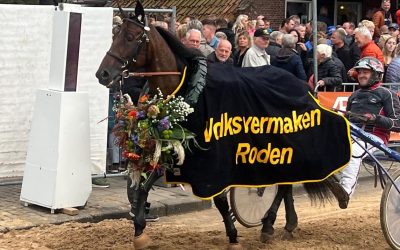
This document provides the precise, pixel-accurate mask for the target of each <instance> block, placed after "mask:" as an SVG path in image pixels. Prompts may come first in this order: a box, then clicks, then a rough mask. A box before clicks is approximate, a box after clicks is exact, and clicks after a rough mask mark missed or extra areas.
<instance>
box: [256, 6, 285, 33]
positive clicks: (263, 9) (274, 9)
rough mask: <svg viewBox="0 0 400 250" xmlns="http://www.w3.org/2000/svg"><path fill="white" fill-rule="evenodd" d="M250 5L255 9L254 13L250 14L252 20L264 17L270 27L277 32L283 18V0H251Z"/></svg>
mask: <svg viewBox="0 0 400 250" xmlns="http://www.w3.org/2000/svg"><path fill="white" fill-rule="evenodd" d="M252 5H253V6H254V9H255V13H253V14H250V16H251V18H252V19H253V18H255V17H257V15H264V16H265V17H266V18H267V19H268V20H269V21H270V22H271V27H272V28H273V29H274V30H278V28H279V25H280V24H281V22H282V21H283V19H284V18H285V0H261V1H260V0H253V1H252ZM253 15H255V16H253Z"/></svg>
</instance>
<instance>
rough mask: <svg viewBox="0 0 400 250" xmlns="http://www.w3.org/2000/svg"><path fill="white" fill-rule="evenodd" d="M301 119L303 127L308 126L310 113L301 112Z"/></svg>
mask: <svg viewBox="0 0 400 250" xmlns="http://www.w3.org/2000/svg"><path fill="white" fill-rule="evenodd" d="M301 121H302V123H303V128H304V129H306V128H309V127H310V115H309V114H308V113H307V112H306V113H304V114H303V119H302V120H301Z"/></svg>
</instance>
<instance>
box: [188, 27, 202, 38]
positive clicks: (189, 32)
mask: <svg viewBox="0 0 400 250" xmlns="http://www.w3.org/2000/svg"><path fill="white" fill-rule="evenodd" d="M193 32H194V33H198V34H199V36H200V39H201V32H200V30H198V29H190V30H188V31H187V32H186V39H188V38H189V36H190V34H191V33H193Z"/></svg>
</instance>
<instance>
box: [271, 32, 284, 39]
mask: <svg viewBox="0 0 400 250" xmlns="http://www.w3.org/2000/svg"><path fill="white" fill-rule="evenodd" d="M282 37H283V33H282V32H280V31H272V33H271V35H270V36H269V40H270V41H271V42H276V40H279V38H282Z"/></svg>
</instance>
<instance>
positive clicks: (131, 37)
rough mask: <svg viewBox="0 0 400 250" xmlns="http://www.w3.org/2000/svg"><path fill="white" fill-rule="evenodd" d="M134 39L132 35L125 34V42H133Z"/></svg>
mask: <svg viewBox="0 0 400 250" xmlns="http://www.w3.org/2000/svg"><path fill="white" fill-rule="evenodd" d="M134 38H135V37H134V36H133V35H132V34H129V33H128V34H126V40H128V41H129V42H131V41H133V39H134Z"/></svg>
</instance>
